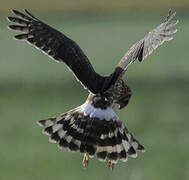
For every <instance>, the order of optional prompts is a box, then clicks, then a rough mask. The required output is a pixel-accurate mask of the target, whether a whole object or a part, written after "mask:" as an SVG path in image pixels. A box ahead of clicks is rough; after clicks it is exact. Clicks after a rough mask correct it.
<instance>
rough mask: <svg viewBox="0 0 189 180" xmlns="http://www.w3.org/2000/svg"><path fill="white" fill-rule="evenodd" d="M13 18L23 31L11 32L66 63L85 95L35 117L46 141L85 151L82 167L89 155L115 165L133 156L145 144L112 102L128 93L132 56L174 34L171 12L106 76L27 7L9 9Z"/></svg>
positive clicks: (122, 101) (121, 100) (136, 57)
mask: <svg viewBox="0 0 189 180" xmlns="http://www.w3.org/2000/svg"><path fill="white" fill-rule="evenodd" d="M12 12H13V13H14V14H15V15H16V17H8V20H9V21H11V22H13V23H15V24H14V25H10V26H9V28H10V29H13V30H17V31H21V34H18V35H16V36H14V37H15V39H17V40H25V41H27V42H28V43H29V44H32V45H33V46H35V47H36V48H38V49H40V50H42V51H43V52H44V53H45V54H47V55H49V56H50V57H51V58H52V59H54V60H56V61H57V62H64V63H65V64H66V65H67V67H68V68H69V69H70V70H71V71H72V72H73V74H74V75H75V77H76V78H77V79H78V80H79V81H80V83H81V84H82V85H83V86H84V88H86V89H88V91H89V95H88V98H87V100H86V101H85V103H84V104H82V105H80V106H78V107H76V108H74V109H72V110H70V111H68V112H66V113H62V114H60V115H58V116H56V117H53V118H48V119H46V120H40V121H38V124H39V125H40V126H43V127H44V129H43V133H44V134H46V135H48V136H50V137H49V140H50V142H53V143H57V144H58V147H59V148H60V149H62V148H68V149H69V150H70V151H79V152H80V153H82V154H84V157H83V161H82V163H83V166H84V167H86V166H87V164H88V160H89V157H90V158H92V157H94V156H96V157H97V158H98V159H99V160H100V161H106V160H107V162H108V166H109V167H110V168H111V169H113V168H114V165H115V164H116V163H117V162H118V161H119V160H121V161H123V162H126V161H127V160H128V157H132V158H136V157H137V151H141V152H144V151H145V149H144V147H143V146H142V145H141V144H140V143H139V142H138V141H137V140H136V139H135V138H134V136H133V135H132V134H131V133H130V132H129V131H128V129H127V127H126V126H125V124H124V123H123V122H122V121H121V120H120V118H119V117H118V115H117V113H116V111H115V107H116V106H115V105H116V104H117V105H118V107H119V109H122V108H124V107H125V106H126V105H127V104H128V102H129V100H130V97H131V95H132V93H131V89H130V88H129V87H128V86H127V84H126V83H125V82H124V81H123V79H122V78H123V75H124V74H125V72H126V70H127V68H128V67H129V65H130V64H132V63H133V62H134V61H135V60H138V61H139V62H141V61H143V60H144V59H145V58H146V57H147V56H148V55H150V54H151V53H152V52H153V50H155V49H156V48H157V47H158V46H160V45H161V44H163V43H164V42H165V41H169V40H171V39H172V35H173V34H174V33H176V31H177V29H176V28H174V27H173V26H174V25H176V24H177V22H178V20H174V19H173V18H174V16H175V15H176V13H175V12H172V11H169V14H168V16H167V17H166V18H165V20H164V21H163V22H162V23H161V24H160V25H159V26H157V27H156V28H155V29H153V30H152V31H151V32H149V33H148V34H147V35H145V36H144V37H143V38H142V39H141V40H140V41H138V42H137V43H136V44H134V45H133V46H132V47H131V48H130V49H129V51H128V52H127V53H126V54H125V55H124V56H123V58H122V59H121V61H120V62H119V63H118V65H117V66H116V67H115V70H114V71H113V72H112V73H111V74H110V75H109V76H102V75H100V74H98V73H97V72H96V71H95V70H94V68H93V67H92V65H91V63H90V61H89V59H88V58H87V56H86V55H85V54H84V52H83V51H82V49H81V48H80V47H79V46H78V45H77V43H76V42H74V41H73V40H71V39H70V38H68V37H67V36H66V35H65V34H63V33H61V32H59V31H57V30H56V29H54V28H52V27H51V26H49V25H47V24H46V23H44V22H42V21H41V20H39V19H38V18H36V17H34V16H33V15H32V14H31V13H30V12H29V11H27V10H25V14H24V13H22V12H19V11H17V10H12Z"/></svg>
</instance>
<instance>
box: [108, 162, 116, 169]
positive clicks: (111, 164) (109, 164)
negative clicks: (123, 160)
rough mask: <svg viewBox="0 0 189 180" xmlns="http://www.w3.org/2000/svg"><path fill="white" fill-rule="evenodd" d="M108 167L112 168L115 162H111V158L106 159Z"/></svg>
mask: <svg viewBox="0 0 189 180" xmlns="http://www.w3.org/2000/svg"><path fill="white" fill-rule="evenodd" d="M108 167H109V168H110V169H111V170H113V169H114V167H115V163H113V162H112V161H111V160H109V161H108Z"/></svg>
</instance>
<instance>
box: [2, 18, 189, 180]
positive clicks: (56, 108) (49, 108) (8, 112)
mask: <svg viewBox="0 0 189 180" xmlns="http://www.w3.org/2000/svg"><path fill="white" fill-rule="evenodd" d="M43 17H44V19H45V20H46V21H48V23H49V24H51V25H53V26H55V27H57V28H58V29H59V30H64V32H65V33H66V34H67V35H68V36H70V37H71V38H72V39H74V40H75V41H77V42H78V44H80V46H81V47H82V48H83V49H84V51H85V52H86V54H87V55H88V57H89V58H90V59H91V61H92V64H93V65H94V66H95V69H96V70H97V71H98V72H100V73H103V74H108V73H110V72H111V71H112V70H113V68H114V66H115V65H116V64H117V63H118V61H119V60H120V58H121V57H122V55H123V54H124V53H125V51H126V50H127V49H128V48H129V47H130V46H131V45H132V44H133V43H134V42H136V41H137V40H139V39H140V38H142V37H143V35H144V34H145V32H147V31H149V30H150V29H152V28H153V27H155V26H156V25H158V24H159V23H160V22H161V20H160V19H159V17H153V16H152V17H149V16H145V17H141V16H140V15H136V16H135V17H130V16H122V17H102V18H101V17H98V18H95V17H93V16H92V17H85V18H83V17H82V18H80V17H77V18H76V17H75V18H73V17H72V18H69V17H63V18H62V17H56V18H54V19H53V18H51V19H48V18H47V17H45V16H43ZM179 19H180V24H179V25H178V30H179V31H178V33H177V34H176V35H175V38H174V40H173V41H171V42H169V43H166V44H165V45H163V46H162V47H161V48H159V49H158V50H156V51H155V52H154V53H153V54H152V55H151V56H150V57H149V58H148V59H147V60H146V61H145V62H143V63H135V64H133V65H132V66H131V67H130V68H129V70H128V72H127V74H126V75H125V80H126V81H127V83H128V84H129V86H130V87H131V88H132V90H133V97H132V98H131V101H130V104H129V105H128V107H126V108H125V109H123V110H122V111H119V110H118V113H119V115H120V118H121V119H122V120H123V121H124V122H125V124H126V125H127V127H128V129H129V130H130V131H131V132H132V133H133V134H134V135H135V137H136V138H137V139H138V140H139V141H140V142H141V143H142V144H143V145H144V146H145V147H146V149H147V152H146V153H144V154H141V153H139V156H138V158H137V159H129V161H128V162H127V163H119V164H118V165H117V166H116V168H115V170H114V171H113V172H110V171H109V170H108V168H107V166H106V164H104V163H101V162H99V161H97V160H96V159H93V160H91V161H90V162H89V167H88V168H87V170H84V169H83V168H82V166H81V158H82V157H81V156H80V155H79V153H68V152H67V151H66V150H63V151H60V150H58V148H57V147H56V145H54V144H51V143H49V142H48V137H46V136H44V135H42V134H41V128H40V127H38V126H37V125H36V120H38V119H43V118H47V117H51V116H54V115H56V114H59V113H62V112H65V111H67V110H69V109H71V108H73V107H75V106H78V105H80V104H81V103H82V102H84V101H85V98H86V96H87V91H85V90H83V88H82V87H81V86H80V84H79V83H78V82H77V81H76V80H75V79H74V77H73V75H72V74H71V73H70V72H69V71H68V70H67V69H66V67H65V66H64V64H58V63H55V62H53V61H50V60H49V61H48V57H47V56H44V55H43V54H42V53H40V52H38V50H36V49H34V48H31V47H29V45H28V44H26V43H22V42H18V41H13V40H12V36H13V34H14V33H13V32H10V31H8V30H7V28H6V26H7V23H2V24H1V43H0V49H1V61H0V114H1V126H0V139H1V140H0V147H1V154H0V179H3V180H10V179H14V180H21V179H23V180H24V179H27V180H34V179H35V180H38V179H46V180H50V179H57V180H59V179H76V178H77V179H90V180H93V179H94V180H95V179H119V180H125V179H128V180H146V179H153V180H168V179H170V180H178V179H183V180H187V179H189V159H188V149H189V140H188V137H189V131H188V127H189V123H188V108H189V102H188V99H189V95H188V90H189V62H188V51H187V46H188V31H189V21H188V17H179Z"/></svg>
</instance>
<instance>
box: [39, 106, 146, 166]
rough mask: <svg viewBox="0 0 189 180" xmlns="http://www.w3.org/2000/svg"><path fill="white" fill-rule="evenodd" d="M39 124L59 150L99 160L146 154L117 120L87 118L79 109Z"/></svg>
mask: <svg viewBox="0 0 189 180" xmlns="http://www.w3.org/2000/svg"><path fill="white" fill-rule="evenodd" d="M38 124H39V125H40V126H43V127H45V129H44V130H43V133H44V134H47V135H49V136H50V138H49V140H50V142H53V143H58V147H59V148H61V149H62V148H68V149H69V150H71V151H80V152H81V153H87V154H89V156H90V157H94V156H96V157H97V158H98V159H99V160H101V161H105V160H110V161H111V162H112V163H114V164H115V163H117V161H118V160H121V161H124V162H125V161H127V159H128V157H133V158H136V157H137V152H136V151H137V150H139V151H142V152H144V151H145V149H144V147H143V146H142V145H141V144H140V143H139V142H138V141H137V140H136V139H135V138H134V137H133V135H132V134H131V133H130V132H129V131H128V130H127V128H126V127H125V126H124V124H123V123H122V122H121V121H120V120H119V121H117V120H108V121H107V120H100V119H98V118H90V117H89V116H84V114H83V113H82V112H80V111H79V110H78V108H76V109H74V110H71V111H69V112H67V113H64V114H62V115H60V116H58V117H56V118H49V119H47V120H40V121H38Z"/></svg>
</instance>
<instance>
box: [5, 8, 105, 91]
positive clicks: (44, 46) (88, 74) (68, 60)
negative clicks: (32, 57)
mask: <svg viewBox="0 0 189 180" xmlns="http://www.w3.org/2000/svg"><path fill="white" fill-rule="evenodd" d="M12 12H13V13H14V14H15V15H16V16H17V17H8V20H9V21H11V22H14V23H16V25H10V26H9V28H10V29H13V30H17V31H21V32H22V34H19V35H16V36H15V38H16V39H17V40H26V41H27V42H29V43H30V44H32V45H34V46H35V47H37V48H39V49H41V50H42V51H43V52H44V53H46V54H47V55H49V56H50V57H51V58H53V59H54V60H56V61H58V62H64V63H65V64H66V65H67V66H68V68H69V69H70V70H71V71H72V72H73V73H74V74H75V76H76V77H77V79H78V80H79V81H80V82H81V83H82V84H83V85H84V86H85V87H86V88H88V89H89V90H90V91H91V92H92V93H98V92H99V91H100V89H101V87H102V86H103V83H104V81H105V79H106V78H105V77H103V76H101V75H99V74H97V73H96V72H95V71H94V69H93V67H92V65H91V63H90V62H89V60H88V58H87V56H86V55H85V54H84V52H83V51H82V50H81V48H80V47H79V46H78V45H77V44H76V43H75V42H74V41H73V40H71V39H69V38H68V37H67V36H66V35H64V34H63V33H61V32H59V31H57V30H55V29H54V28H52V27H50V26H49V25H47V24H45V23H44V22H42V21H40V20H39V19H37V18H36V17H34V16H33V15H32V14H30V13H29V12H28V11H27V10H25V12H26V14H27V15H25V14H23V13H21V12H19V11H16V10H12Z"/></svg>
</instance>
